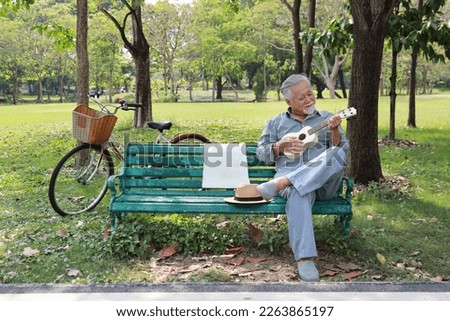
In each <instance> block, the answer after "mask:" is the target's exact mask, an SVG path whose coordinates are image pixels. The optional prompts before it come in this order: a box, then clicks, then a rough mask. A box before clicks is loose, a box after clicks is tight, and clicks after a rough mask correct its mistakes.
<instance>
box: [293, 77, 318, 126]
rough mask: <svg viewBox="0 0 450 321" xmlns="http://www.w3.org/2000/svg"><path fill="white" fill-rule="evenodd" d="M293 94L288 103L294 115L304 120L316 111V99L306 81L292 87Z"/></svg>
mask: <svg viewBox="0 0 450 321" xmlns="http://www.w3.org/2000/svg"><path fill="white" fill-rule="evenodd" d="M291 93H292V97H291V99H286V103H287V104H288V106H289V107H291V109H292V113H293V114H294V115H296V116H299V117H302V118H304V117H306V116H307V115H308V114H310V113H312V112H313V111H314V106H315V104H316V97H315V96H314V93H313V91H312V89H311V86H310V85H309V84H308V83H307V82H306V81H302V82H300V83H299V84H297V85H294V86H292V87H291Z"/></svg>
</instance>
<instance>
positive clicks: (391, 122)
mask: <svg viewBox="0 0 450 321" xmlns="http://www.w3.org/2000/svg"><path fill="white" fill-rule="evenodd" d="M397 57H398V51H397V50H395V48H392V66H391V78H390V80H391V90H390V91H389V96H390V101H391V102H390V115H389V140H394V139H395V104H396V99H397V93H396V91H397Z"/></svg>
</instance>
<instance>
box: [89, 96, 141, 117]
mask: <svg viewBox="0 0 450 321" xmlns="http://www.w3.org/2000/svg"><path fill="white" fill-rule="evenodd" d="M102 94H103V90H102V91H99V92H97V91H90V92H89V97H90V98H92V99H93V100H94V101H95V102H96V103H97V104H98V105H99V106H100V107H101V108H102V110H105V111H108V109H107V108H106V106H105V105H103V104H101V103H100V102H99V101H98V99H99V98H100V96H101V95H102ZM116 103H118V104H119V105H120V106H117V107H115V111H114V112H109V113H113V114H115V113H116V112H117V109H122V110H125V111H127V110H134V111H136V110H137V108H142V104H141V103H127V102H126V101H125V100H124V99H122V98H119V99H117V100H116Z"/></svg>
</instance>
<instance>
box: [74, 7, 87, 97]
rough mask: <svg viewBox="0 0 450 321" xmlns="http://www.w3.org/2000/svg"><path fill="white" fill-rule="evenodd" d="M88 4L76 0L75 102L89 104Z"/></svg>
mask: <svg viewBox="0 0 450 321" xmlns="http://www.w3.org/2000/svg"><path fill="white" fill-rule="evenodd" d="M87 36H88V4H87V0H77V42H76V51H77V102H78V104H83V105H88V104H89V97H88V94H89V56H88V48H87Z"/></svg>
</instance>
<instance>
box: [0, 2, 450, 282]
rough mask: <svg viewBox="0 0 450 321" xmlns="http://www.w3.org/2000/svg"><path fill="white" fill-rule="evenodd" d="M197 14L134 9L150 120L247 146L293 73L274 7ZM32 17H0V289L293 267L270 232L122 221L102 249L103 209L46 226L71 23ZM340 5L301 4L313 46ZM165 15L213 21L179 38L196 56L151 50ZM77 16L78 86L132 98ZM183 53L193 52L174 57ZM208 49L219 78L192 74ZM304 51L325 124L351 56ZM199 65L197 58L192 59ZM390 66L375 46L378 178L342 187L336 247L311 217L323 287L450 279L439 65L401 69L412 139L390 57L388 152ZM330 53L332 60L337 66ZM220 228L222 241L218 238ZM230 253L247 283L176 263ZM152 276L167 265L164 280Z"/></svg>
mask: <svg viewBox="0 0 450 321" xmlns="http://www.w3.org/2000/svg"><path fill="white" fill-rule="evenodd" d="M196 3H197V2H194V6H195V5H197V4H196ZM198 3H199V4H203V5H209V6H210V7H209V8H210V9H211V10H210V11H209V12H207V13H208V14H206V13H205V12H204V11H203V12H202V13H199V10H192V7H190V6H186V7H184V6H183V7H181V6H177V5H171V4H169V3H167V2H161V3H157V4H155V5H153V4H147V5H146V6H144V8H145V9H146V10H143V12H144V13H152V14H149V15H148V16H145V18H146V19H149V20H147V23H146V24H145V25H146V26H152V27H153V28H157V27H160V28H161V29H160V30H157V31H156V32H153V33H150V31H151V30H149V31H148V32H149V35H151V36H149V37H148V39H149V41H150V40H151V41H154V42H152V43H151V45H150V47H151V48H152V51H151V58H152V59H151V62H152V64H151V68H150V71H151V79H152V80H151V86H152V87H151V88H152V96H151V97H152V118H153V119H155V120H167V119H168V120H171V121H173V122H174V124H175V125H174V127H173V129H172V130H171V133H173V134H176V133H181V132H186V131H196V132H201V133H202V134H204V135H206V136H207V137H208V138H210V139H211V140H212V141H215V142H223V143H226V142H255V141H256V140H257V139H258V137H259V134H260V132H261V129H262V127H263V126H264V123H265V121H266V120H267V119H268V118H269V117H271V116H273V115H275V114H277V113H280V112H282V111H283V110H285V107H286V106H285V104H284V102H283V101H282V99H281V97H280V96H279V91H278V88H279V84H280V82H281V81H282V80H283V77H284V76H285V75H287V74H289V73H292V72H293V71H294V68H293V66H294V65H295V62H294V60H295V59H294V54H293V49H292V46H293V45H292V37H291V34H292V31H291V30H290V28H291V23H290V20H289V18H288V13H287V12H286V6H284V5H283V3H282V1H248V2H245V1H244V2H239V1H230V2H227V3H228V5H225V4H224V3H222V2H221V1H198ZM425 3H427V2H426V1H425ZM38 4H39V6H34V5H32V6H31V10H20V11H17V12H16V13H14V12H9V13H8V14H4V15H3V16H2V18H1V20H0V23H1V24H2V30H4V31H3V32H2V34H1V35H0V38H1V39H2V41H1V43H2V53H1V55H0V60H1V61H2V64H1V67H0V69H1V72H0V76H1V77H0V85H1V89H0V91H1V96H2V98H1V105H0V116H1V117H0V119H1V122H0V130H1V132H2V136H1V139H0V146H1V147H2V152H1V153H2V157H1V160H0V168H1V174H0V196H1V200H0V224H1V225H0V226H1V228H0V282H3V283H30V282H36V283H45V282H50V283H53V282H62V283H88V282H100V283H101V282H105V283H106V282H120V281H132V282H143V281H150V282H158V281H165V282H167V281H177V280H182V281H185V280H188V281H205V280H206V281H232V280H236V279H239V280H242V281H254V280H255V275H256V274H257V272H256V270H258V269H260V266H263V267H264V269H266V272H267V273H266V277H267V274H274V273H271V271H272V270H270V268H271V267H270V266H272V265H274V264H273V262H274V260H284V261H283V262H288V263H290V265H293V264H292V262H290V260H292V258H291V254H290V253H289V250H288V249H286V246H285V245H286V242H287V233H286V222H285V220H284V219H281V220H279V219H275V218H273V217H268V218H255V217H239V218H227V217H220V218H217V217H214V218H212V217H207V216H206V217H203V216H199V217H196V218H195V219H188V218H186V217H183V216H181V215H177V214H174V215H171V216H156V217H150V216H139V215H136V216H134V215H133V216H129V217H127V220H126V221H125V224H124V225H123V226H121V229H120V230H119V231H118V233H117V234H116V235H114V237H110V236H109V235H108V233H107V232H105V231H107V230H108V223H109V216H108V210H107V200H104V201H103V202H102V204H101V205H100V206H99V207H98V208H96V209H95V211H93V212H90V213H86V214H83V215H80V216H77V217H70V218H61V217H58V216H57V215H56V214H55V213H54V212H52V210H51V208H50V206H49V204H48V201H47V195H46V193H47V187H48V180H49V177H50V174H51V170H52V168H53V166H54V165H55V164H56V162H57V161H58V159H59V158H60V157H61V156H62V155H63V154H64V153H65V152H67V151H68V150H70V148H71V147H72V146H74V145H75V143H76V142H75V141H74V140H73V139H72V138H71V112H72V110H73V109H74V107H75V106H76V101H77V98H76V74H75V68H76V60H75V54H74V47H73V46H71V45H70V42H71V41H68V42H67V41H65V40H67V38H65V36H69V38H68V39H69V40H73V36H74V34H71V30H73V28H74V24H75V19H76V16H75V12H74V2H71V1H39V2H38ZM343 4H344V2H339V1H338V2H336V1H329V2H328V1H325V2H324V3H323V5H322V6H318V7H317V29H318V30H319V32H318V34H316V36H317V39H318V41H319V42H320V41H323V40H324V38H323V36H324V35H328V33H321V32H320V31H321V30H330V29H327V28H333V26H334V25H333V24H330V22H331V21H341V22H342V23H343V22H345V21H347V22H348V21H350V19H349V16H348V13H345V10H344V9H345V7H344V6H343ZM443 4H444V5H443V6H442V7H441V10H442V12H441V13H440V14H439V15H437V17H438V18H439V19H441V20H442V21H443V22H444V25H446V24H445V22H446V21H448V17H449V10H448V4H447V3H445V2H443ZM414 5H417V2H414V1H412V2H411V6H412V7H414ZM109 8H115V7H114V6H111V7H109ZM181 8H184V9H186V10H187V11H189V10H192V12H191V14H198V15H199V16H200V17H208V19H204V20H203V23H205V20H206V22H208V23H218V24H219V26H220V28H217V26H214V25H210V26H209V27H208V28H207V27H206V26H205V25H204V24H203V25H200V26H201V27H200V28H199V27H198V26H197V28H196V29H195V32H191V33H189V35H190V36H192V35H195V36H197V37H198V38H200V39H202V40H205V39H206V41H205V42H204V43H205V44H206V46H205V47H199V48H195V46H196V45H198V44H197V43H196V42H194V41H193V40H192V39H190V40H189V41H188V40H186V39H183V40H180V43H184V44H190V43H193V44H194V48H192V47H189V46H181V47H180V48H181V49H180V51H179V52H177V53H178V55H177V56H174V57H172V58H173V60H170V59H169V58H171V57H170V55H168V54H169V53H174V52H176V51H174V49H173V47H170V46H169V47H165V46H164V45H168V44H173V42H172V40H173V39H175V38H170V39H171V41H168V39H167V38H166V39H164V38H162V39H160V38H158V37H159V36H163V35H164V34H165V33H164V32H163V31H164V30H172V31H173V32H172V33H171V36H172V37H174V36H175V35H178V34H177V33H176V32H174V30H175V31H176V30H182V29H183V28H180V27H178V28H173V27H172V29H170V28H169V27H168V26H167V25H165V24H164V23H181V22H187V21H190V20H188V19H186V16H183V15H181V14H180V11H179V10H181ZM189 8H191V9H189ZM245 8H249V10H246V9H245ZM343 8H344V9H343ZM184 9H183V10H184ZM250 9H251V10H250ZM343 10H344V11H343ZM174 12H175V14H174ZM90 13H91V14H90V21H89V23H90V37H89V52H90V56H89V58H90V75H91V77H90V87H91V88H94V89H102V90H104V92H105V95H104V99H105V100H106V101H114V99H115V98H117V97H123V98H125V99H127V100H128V101H134V99H135V95H134V93H133V90H134V89H135V83H134V82H135V80H134V79H135V74H134V73H135V70H134V66H133V62H132V59H131V57H130V55H129V54H127V52H126V51H124V50H123V44H122V43H121V39H120V37H119V35H118V32H117V30H116V29H114V26H113V25H111V24H110V22H108V20H107V19H106V18H105V16H104V15H103V14H102V13H101V12H98V11H97V10H96V8H95V7H93V8H90ZM170 14H172V16H170ZM173 14H174V15H173ZM302 14H306V13H305V11H302ZM180 17H181V18H180ZM183 17H184V18H183ZM269 17H270V18H271V19H272V18H273V20H271V19H269ZM176 18H180V21H178V20H176ZM211 18H214V19H211ZM151 19H155V20H153V21H152V20H151ZM234 19H236V20H234ZM340 19H341V20H340ZM342 19H343V20H342ZM197 21H198V20H197ZM268 21H275V22H277V28H274V27H273V26H272V25H270V24H267V25H264V24H261V25H258V24H257V23H263V22H268ZM163 22H164V23H163ZM238 22H239V23H238ZM244 22H245V23H248V25H251V26H255V30H257V31H259V32H260V33H245V32H244V33H242V30H243V29H244V31H245V28H243V27H242V26H247V24H243V23H244ZM344 25H345V24H344ZM105 26H106V27H105ZM430 26H431V27H433V25H432V24H431V25H430ZM447 28H448V23H447ZM344 29H345V28H344ZM190 30H191V29H190ZM255 30H253V31H254V32H256V31H255ZM214 32H217V33H216V34H215V33H214ZM436 32H437V31H436ZM337 34H339V32H337ZM19 35H20V36H19ZM256 35H258V37H257V36H256ZM238 36H239V37H238ZM244 36H246V37H244ZM263 36H264V37H267V38H262V37H263ZM269 37H272V38H269ZM320 39H321V40H320ZM234 40H239V41H234ZM275 40H276V41H277V42H276V43H275V42H274V41H275ZM158 41H159V42H158ZM214 41H215V42H214ZM252 41H253V43H252ZM202 43H203V42H202ZM238 44H239V46H238ZM189 48H190V49H191V50H193V51H187V49H189ZM208 48H209V49H213V48H215V49H217V48H218V49H220V50H219V51H220V52H222V53H224V55H223V58H224V60H223V61H222V62H223V65H222V67H223V68H222V69H220V68H217V65H215V66H214V65H209V66H208V68H209V69H208V68H207V67H205V66H206V65H205V64H208V63H211V62H213V61H216V60H215V59H214V56H213V55H214V54H216V53H217V52H216V51H213V50H211V51H208ZM249 48H250V49H251V48H253V49H254V50H255V51H251V50H249ZM286 48H290V49H289V50H284V49H286ZM315 48H317V50H315V54H316V55H317V56H315V58H314V59H315V63H314V64H313V66H314V67H313V68H312V72H313V73H314V75H316V77H317V79H318V80H317V84H318V85H317V86H316V88H315V90H316V94H317V95H322V96H323V99H319V100H318V102H317V105H318V107H319V108H320V109H325V110H329V111H331V112H336V111H338V110H341V109H343V108H346V107H347V106H348V99H347V98H338V97H335V95H336V93H337V94H338V95H339V96H341V97H345V96H346V94H345V92H344V90H348V86H349V74H350V72H351V59H350V56H351V55H352V52H351V50H350V51H348V52H342V53H339V54H338V58H336V55H335V53H331V54H330V52H329V48H328V49H327V47H326V46H325V44H324V43H318V44H316V47H315ZM349 48H351V45H349ZM194 49H198V50H194ZM256 49H258V50H256ZM271 50H272V51H271ZM327 50H328V51H327ZM435 50H436V51H435V54H436V55H437V56H433V57H435V58H436V57H440V56H439V55H442V57H444V56H445V54H444V49H443V48H440V47H439V46H436V47H435ZM199 52H200V53H202V55H204V56H202V57H199V56H197V55H196V54H198V53H199ZM208 54H211V56H209V57H208V56H207V55H208ZM391 54H392V50H391V47H390V46H389V41H386V44H385V53H384V55H383V64H382V73H381V75H382V77H381V79H380V89H379V96H380V98H379V100H378V120H377V127H378V128H377V129H378V140H379V142H378V146H379V152H380V158H381V165H382V169H383V176H384V178H383V179H380V180H379V181H372V182H370V183H368V184H365V185H357V191H358V192H357V193H356V194H355V196H354V202H353V204H354V213H355V217H354V220H353V231H352V233H351V235H350V236H349V237H348V238H346V237H343V236H342V235H341V234H340V231H339V229H338V228H337V227H336V226H334V224H333V221H332V220H331V219H330V218H321V217H318V218H315V224H316V233H317V238H318V243H319V245H320V249H321V253H320V255H321V257H324V259H323V260H322V261H320V265H319V266H320V269H321V273H323V274H325V275H324V277H323V278H322V280H330V281H335V280H337V281H343V280H353V279H358V280H379V281H382V280H388V281H396V280H409V281H417V280H433V281H436V282H441V281H445V280H448V276H449V274H450V272H449V264H448V257H449V254H450V249H449V246H448V244H449V242H448V241H449V238H448V227H449V219H448V212H449V203H448V199H449V182H450V179H449V175H448V172H449V171H448V170H449V161H448V146H449V139H448V137H449V134H450V126H449V120H448V119H449V116H450V115H449V113H450V112H449V103H448V102H449V98H450V92H449V89H448V88H449V78H450V76H449V73H450V72H449V68H448V66H447V65H446V64H445V63H444V62H443V61H437V60H439V59H437V60H436V61H433V59H431V60H427V59H425V58H424V57H423V56H419V60H418V68H417V70H419V71H420V72H418V74H417V76H418V79H417V80H418V81H417V84H418V85H417V86H416V87H417V88H416V90H415V91H414V93H415V94H417V96H416V97H415V98H416V103H415V104H416V126H406V125H407V124H408V115H409V112H410V97H411V92H410V90H409V89H408V88H409V87H408V83H409V76H410V75H411V64H410V61H411V50H408V49H407V46H406V45H405V48H404V50H402V51H400V54H399V57H398V58H399V59H398V78H397V82H396V85H397V90H398V92H397V93H398V96H397V100H396V103H397V109H396V113H395V115H396V119H395V122H394V124H395V129H396V133H395V138H394V139H388V138H389V137H388V136H389V133H390V130H391V129H392V127H391V124H390V121H391V117H390V109H391V97H390V96H389V90H390V85H389V77H390V75H391V74H390V72H391V66H392V63H391ZM345 56H348V57H347V58H346V59H343V58H344V57H345ZM164 57H165V58H164ZM261 57H262V58H263V59H261ZM163 58H164V59H163ZM185 59H187V60H185ZM189 59H190V60H189ZM336 59H337V60H336ZM255 61H258V63H254V62H255ZM170 62H172V64H170ZM195 62H198V63H199V62H202V63H204V64H203V65H202V64H200V65H196V64H195ZM252 62H253V63H254V64H252ZM336 62H339V64H340V65H339V67H340V68H339V70H340V71H341V74H342V76H343V81H342V82H341V81H339V76H338V74H335V75H334V76H335V77H336V78H335V80H334V81H331V82H330V79H332V78H331V77H330V76H331V75H332V72H331V71H332V70H333V68H332V67H333V66H334V65H335V64H336ZM341 62H342V63H341ZM188 67H189V68H194V69H192V70H191V69H189V68H188ZM213 67H215V68H217V69H214V70H215V71H216V72H218V73H220V74H221V77H220V81H221V82H220V83H218V80H219V79H218V78H214V77H211V74H210V75H209V76H208V74H207V73H206V71H209V72H211V70H213V69H212V68H213ZM225 67H226V68H225ZM252 67H253V69H252ZM195 68H197V69H195ZM202 70H203V71H205V73H202V72H200V71H202ZM251 70H253V72H254V73H253V74H252V73H251V72H250V71H251ZM327 70H328V72H327ZM231 71H233V73H231ZM327 82H328V84H327ZM321 84H322V85H321ZM324 84H327V86H328V87H333V86H335V89H336V90H335V91H334V93H333V90H330V88H328V89H325V88H324V86H323V85H324ZM221 85H223V86H222V87H221ZM219 88H221V89H222V91H219V90H218V89H219ZM219 92H220V95H219ZM119 119H120V121H119V123H118V126H117V128H116V130H117V133H118V135H119V136H121V137H125V135H127V139H128V138H129V139H130V140H133V141H150V142H151V141H153V139H154V137H155V134H154V133H150V132H149V131H148V130H146V129H139V128H133V127H132V126H131V123H132V122H133V119H132V115H130V114H125V113H121V114H119ZM344 126H345V122H344ZM224 222H227V223H226V226H227V228H223V226H224V225H223V224H222V223H224ZM249 223H251V224H252V225H254V226H256V227H257V228H258V229H259V230H260V231H261V232H262V239H261V240H259V241H258V242H255V240H254V238H252V235H251V234H250V233H249V230H248V224H249ZM175 242H178V243H179V246H178V247H177V249H176V250H177V251H178V252H177V254H174V255H173V256H170V257H167V258H164V259H161V258H158V257H157V253H158V251H159V250H161V249H164V248H166V247H167V246H172V245H173V244H174V243H175ZM230 248H234V249H235V248H238V249H240V250H242V252H240V253H237V254H227V255H232V256H241V257H242V256H248V257H255V258H256V259H257V260H256V262H258V263H253V265H252V263H248V262H247V261H246V262H247V263H245V265H246V266H247V265H251V266H250V267H246V268H248V270H246V272H242V273H237V274H236V269H239V268H244V267H243V266H236V265H233V264H227V263H226V262H225V263H224V262H220V263H224V264H216V263H217V262H215V261H214V260H212V262H213V263H211V264H210V263H207V264H203V265H202V264H200V265H199V264H197V263H198V262H196V261H195V260H194V261H192V257H196V258H198V257H201V256H203V255H206V256H208V258H209V259H208V260H211V257H212V256H214V255H215V256H219V257H220V256H221V255H223V254H225V253H227V249H228V250H229V249H230ZM188 258H190V259H191V260H190V261H189V264H188V265H187V266H186V265H185V264H183V262H187V261H186V260H187V259H188ZM274 258H276V259H274ZM262 259H264V260H262ZM208 262H210V261H208ZM234 262H236V261H234ZM253 262H255V261H253ZM263 262H265V263H266V265H263ZM277 262H278V261H277ZM255 264H256V265H257V267H255ZM258 264H259V265H258ZM175 265H179V266H182V267H183V268H184V270H183V271H184V272H180V273H176V272H177V271H178V272H179V270H174V266H175ZM158 267H160V269H158ZM161 267H164V269H165V273H164V276H161V275H160V272H161V270H162V268H161ZM167 267H172V272H170V268H167ZM167 270H169V272H167ZM174 271H175V272H174ZM186 271H187V272H186ZM249 271H250V272H249ZM272 272H273V271H272ZM279 278H280V280H283V281H295V280H296V276H295V274H293V273H292V271H288V272H286V273H285V274H283V273H279ZM256 280H258V281H261V280H265V279H264V277H261V278H256Z"/></svg>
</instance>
